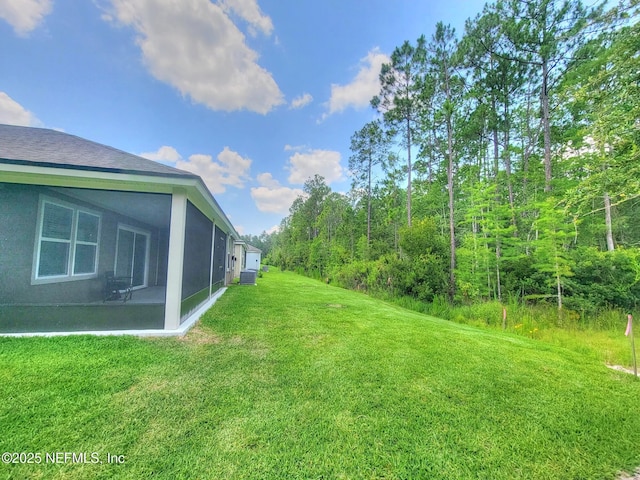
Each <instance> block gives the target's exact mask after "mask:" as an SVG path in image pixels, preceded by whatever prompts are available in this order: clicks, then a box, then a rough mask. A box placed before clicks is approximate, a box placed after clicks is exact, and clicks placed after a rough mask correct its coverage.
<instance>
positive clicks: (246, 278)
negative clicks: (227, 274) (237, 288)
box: [240, 270, 258, 285]
mask: <svg viewBox="0 0 640 480" xmlns="http://www.w3.org/2000/svg"><path fill="white" fill-rule="evenodd" d="M257 276H258V272H256V271H255V270H243V271H241V272H240V285H255V284H256V277H257Z"/></svg>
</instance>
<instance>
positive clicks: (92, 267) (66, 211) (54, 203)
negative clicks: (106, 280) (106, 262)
mask: <svg viewBox="0 0 640 480" xmlns="http://www.w3.org/2000/svg"><path fill="white" fill-rule="evenodd" d="M99 235H100V216H99V215H97V214H95V213H92V212H89V211H87V210H83V209H80V208H78V207H76V206H74V205H71V204H68V203H66V202H62V201H58V200H49V199H44V198H42V199H41V201H40V215H39V225H38V240H37V245H36V253H35V265H34V278H33V280H34V281H36V283H42V282H43V281H44V282H45V283H46V282H47V281H66V280H80V279H82V278H87V277H90V276H95V274H96V272H97V269H98V268H97V267H98V239H99ZM38 280H39V281H40V282H38Z"/></svg>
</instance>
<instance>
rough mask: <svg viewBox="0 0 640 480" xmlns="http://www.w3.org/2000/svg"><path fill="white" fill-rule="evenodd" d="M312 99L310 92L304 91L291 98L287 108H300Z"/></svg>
mask: <svg viewBox="0 0 640 480" xmlns="http://www.w3.org/2000/svg"><path fill="white" fill-rule="evenodd" d="M312 101H313V97H312V96H311V94H310V93H304V94H302V95H300V96H299V97H296V98H294V99H293V100H291V105H290V107H289V108H294V109H297V108H302V107H305V106H307V105H309V104H310V103H311V102H312Z"/></svg>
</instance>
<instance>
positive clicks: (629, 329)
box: [624, 314, 638, 377]
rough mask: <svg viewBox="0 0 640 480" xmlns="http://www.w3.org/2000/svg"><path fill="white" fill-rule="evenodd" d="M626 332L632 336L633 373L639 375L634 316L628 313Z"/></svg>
mask: <svg viewBox="0 0 640 480" xmlns="http://www.w3.org/2000/svg"><path fill="white" fill-rule="evenodd" d="M624 334H625V335H626V336H627V337H628V336H631V355H632V357H633V374H634V375H635V376H636V377H637V376H638V366H637V364H636V345H635V342H634V339H633V316H632V315H631V314H629V315H627V330H626V331H625V332H624Z"/></svg>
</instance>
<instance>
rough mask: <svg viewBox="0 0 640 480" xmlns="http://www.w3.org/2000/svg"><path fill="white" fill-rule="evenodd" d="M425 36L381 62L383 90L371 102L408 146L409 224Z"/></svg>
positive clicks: (407, 44) (422, 81) (409, 221)
mask: <svg viewBox="0 0 640 480" xmlns="http://www.w3.org/2000/svg"><path fill="white" fill-rule="evenodd" d="M425 46H426V40H425V38H424V36H421V37H420V38H418V41H417V42H416V45H415V46H413V45H411V43H409V42H408V41H405V42H404V43H403V44H402V46H400V47H397V48H396V49H394V51H393V53H392V54H391V62H390V63H385V64H383V65H382V69H381V71H380V85H381V89H380V93H379V94H378V95H377V96H375V97H373V99H372V100H371V105H372V107H373V108H375V109H376V110H377V111H379V112H380V113H382V115H383V118H384V121H385V122H386V123H387V124H388V125H389V126H391V127H392V128H395V129H398V130H399V131H400V132H401V135H402V139H403V141H402V142H403V144H404V146H405V148H406V150H407V224H408V225H411V174H412V171H413V165H412V158H411V147H412V146H413V145H414V144H415V143H416V140H415V138H414V137H415V132H416V130H417V128H418V121H419V112H420V109H421V108H422V106H421V96H422V93H423V84H424V70H425V55H426V50H425Z"/></svg>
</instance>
